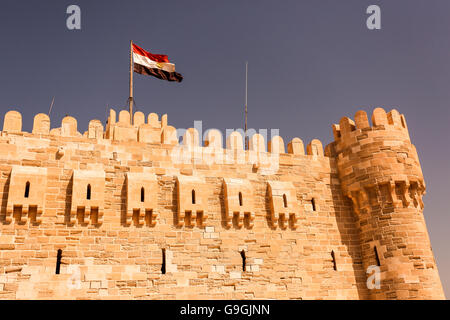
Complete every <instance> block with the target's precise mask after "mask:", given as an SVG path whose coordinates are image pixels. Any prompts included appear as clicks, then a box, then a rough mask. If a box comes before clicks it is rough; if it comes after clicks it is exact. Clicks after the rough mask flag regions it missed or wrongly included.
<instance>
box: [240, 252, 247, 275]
mask: <svg viewBox="0 0 450 320" xmlns="http://www.w3.org/2000/svg"><path fill="white" fill-rule="evenodd" d="M241 258H242V271H245V268H246V260H247V258H246V257H245V251H244V250H242V251H241Z"/></svg>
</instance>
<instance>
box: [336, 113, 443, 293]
mask: <svg viewBox="0 0 450 320" xmlns="http://www.w3.org/2000/svg"><path fill="white" fill-rule="evenodd" d="M372 124H373V125H372V126H370V124H369V121H368V117H367V114H366V112H364V111H358V112H357V113H356V115H355V121H352V120H351V119H349V118H342V119H341V121H340V123H339V125H334V126H333V132H334V137H335V142H334V153H335V156H336V161H337V167H338V172H339V178H340V181H341V185H342V190H343V193H344V195H345V196H347V197H349V198H350V199H351V200H352V203H353V209H354V213H355V214H356V217H357V221H358V229H359V233H360V242H361V253H362V263H363V267H364V270H370V269H368V268H369V267H370V266H378V267H379V270H380V280H381V281H380V286H379V287H378V288H376V287H375V288H374V289H368V292H369V293H368V294H369V297H370V298H371V299H444V298H445V296H444V292H443V289H442V284H441V281H440V278H439V273H438V270H437V267H436V262H435V259H434V256H433V252H432V249H431V244H430V240H429V237H428V232H427V228H426V224H425V219H424V216H423V202H422V196H423V195H424V194H425V182H424V180H423V175H422V169H421V167H420V163H419V158H418V155H417V151H416V148H415V147H414V145H412V144H411V141H410V138H409V133H408V128H407V126H406V121H405V118H404V116H403V115H400V114H399V113H398V111H397V110H392V111H391V112H389V113H388V114H386V112H385V111H384V110H383V109H381V108H377V109H375V110H374V112H373V116H372ZM375 269H376V268H375ZM372 270H373V269H372ZM367 276H370V273H368V274H367Z"/></svg>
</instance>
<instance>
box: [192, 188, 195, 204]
mask: <svg viewBox="0 0 450 320" xmlns="http://www.w3.org/2000/svg"><path fill="white" fill-rule="evenodd" d="M192 204H195V190H192Z"/></svg>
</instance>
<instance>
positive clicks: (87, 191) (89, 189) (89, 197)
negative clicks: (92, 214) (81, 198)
mask: <svg viewBox="0 0 450 320" xmlns="http://www.w3.org/2000/svg"><path fill="white" fill-rule="evenodd" d="M86 199H87V200H91V185H90V184H88V185H87V190H86Z"/></svg>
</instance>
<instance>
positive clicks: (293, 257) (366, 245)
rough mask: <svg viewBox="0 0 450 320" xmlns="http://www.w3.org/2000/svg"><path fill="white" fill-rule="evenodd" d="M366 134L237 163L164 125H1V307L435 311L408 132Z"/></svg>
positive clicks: (215, 137) (399, 122)
mask: <svg viewBox="0 0 450 320" xmlns="http://www.w3.org/2000/svg"><path fill="white" fill-rule="evenodd" d="M372 122H373V125H372V126H370V125H369V121H368V118H367V115H366V113H365V112H363V111H358V112H357V114H356V116H355V121H352V120H350V119H349V118H343V119H342V120H341V121H340V123H339V125H334V126H333V132H334V135H335V141H334V142H333V143H331V144H329V145H328V146H327V147H326V148H325V150H324V148H323V146H322V143H321V142H320V141H319V140H316V139H315V140H313V141H311V142H310V143H309V144H308V145H307V146H306V150H305V147H304V144H303V141H302V140H301V139H300V138H294V139H292V140H291V141H290V142H289V143H288V144H287V146H285V143H284V141H283V139H282V138H281V137H280V136H274V137H271V139H270V141H265V138H264V137H263V135H261V134H258V133H255V134H254V135H253V136H251V137H250V139H249V140H250V141H249V142H250V143H249V150H245V149H244V139H243V136H242V134H241V133H240V132H239V131H234V132H232V133H231V134H229V135H228V137H227V138H226V143H225V145H223V141H224V139H223V137H222V134H221V133H220V132H219V131H218V130H209V131H207V132H206V133H205V134H204V135H203V137H201V136H200V134H201V133H200V132H198V131H197V130H196V129H195V128H189V129H187V130H185V131H184V133H183V138H182V141H180V140H179V137H178V135H179V132H177V130H176V128H174V127H173V126H170V125H169V124H168V117H167V115H163V116H161V118H159V116H158V115H157V114H154V113H151V114H149V115H148V116H147V117H145V115H144V114H143V113H142V112H136V113H134V115H133V121H131V116H130V114H129V113H128V111H125V110H122V111H120V112H119V114H118V116H117V114H116V112H115V111H114V110H111V111H110V113H109V117H108V121H107V123H106V125H105V126H103V124H102V123H101V121H99V120H92V121H90V122H89V126H88V130H87V131H86V132H84V133H83V134H82V133H80V132H79V131H78V126H77V120H76V119H75V118H73V117H70V116H67V117H65V118H64V119H63V120H62V122H61V126H60V127H58V128H51V125H50V119H49V117H48V116H47V115H45V114H38V115H36V116H35V117H34V122H33V129H32V132H31V133H29V132H23V131H22V116H21V114H20V113H19V112H17V111H9V112H7V113H6V115H5V118H4V125H3V130H2V131H1V134H0V201H1V202H0V209H1V210H0V230H1V233H0V298H8V299H29V298H38V299H61V298H73V299H75V298H77V299H85V298H93V299H97V298H105V299H155V298H156V299H224V298H225V299H274V298H275V299H277V298H278V299H280V298H283V299H369V298H370V299H386V298H387V299H391V298H392V299H395V298H400V299H421V298H433V299H435V298H444V295H443V291H442V287H441V284H440V280H439V275H438V272H437V268H436V264H435V262H434V257H433V254H432V252H431V248H430V243H429V239H428V233H427V230H426V226H425V221H424V218H423V214H422V211H423V202H422V195H423V194H424V193H425V183H424V181H423V176H422V171H421V168H420V163H419V159H418V156H417V152H416V149H415V147H414V146H413V145H412V144H411V142H410V138H409V134H408V129H407V127H406V121H405V118H404V116H403V115H400V114H399V113H398V112H397V111H395V110H392V111H391V112H389V113H387V114H386V112H385V111H384V110H383V109H380V108H378V109H375V111H374V114H373V117H372ZM202 141H204V142H203V143H202ZM266 143H267V144H266ZM374 248H375V249H374ZM374 250H376V252H377V254H376V255H377V257H376V259H375V253H374V252H375V251H374ZM377 259H378V260H377ZM377 264H378V265H379V267H380V270H381V271H380V272H381V288H380V289H375V290H371V289H369V288H368V287H367V284H366V281H367V276H368V275H367V274H366V270H367V268H368V267H369V266H371V265H377ZM55 270H58V271H60V272H55Z"/></svg>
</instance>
